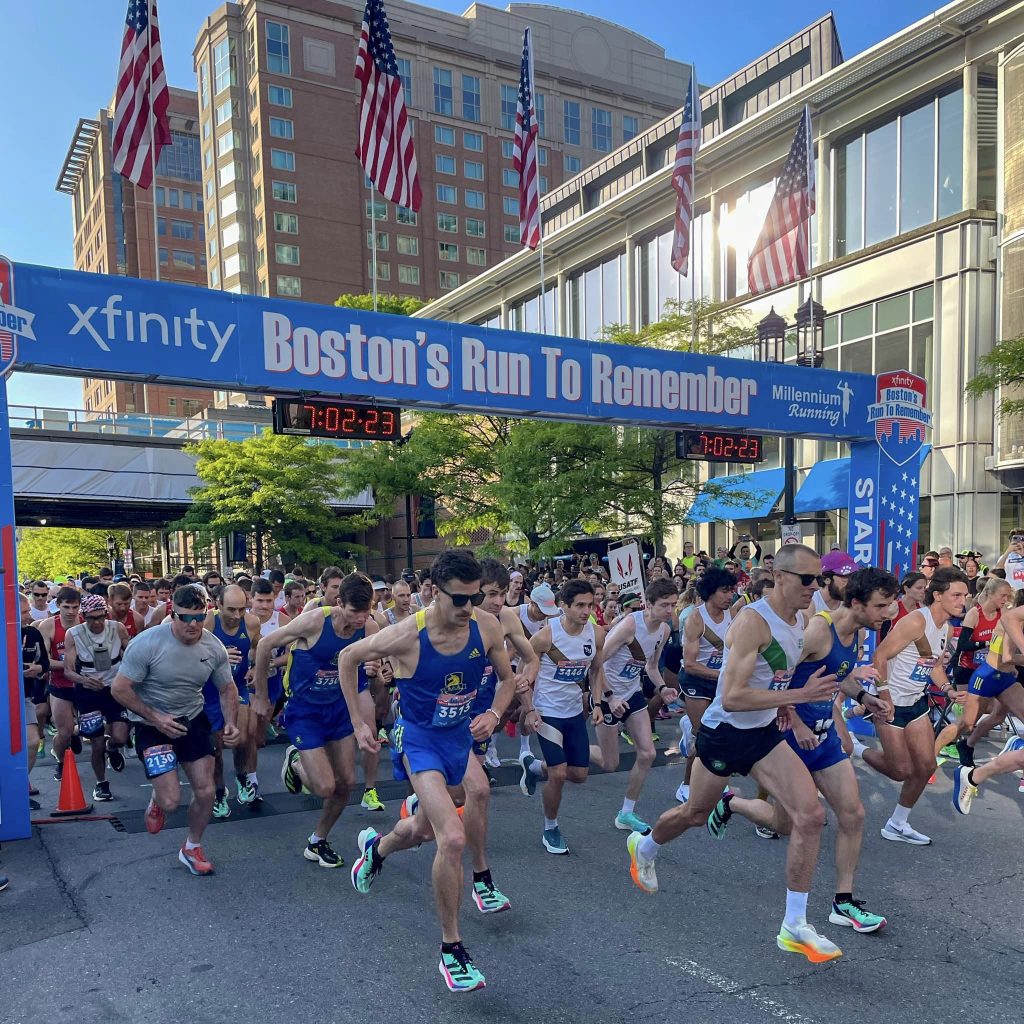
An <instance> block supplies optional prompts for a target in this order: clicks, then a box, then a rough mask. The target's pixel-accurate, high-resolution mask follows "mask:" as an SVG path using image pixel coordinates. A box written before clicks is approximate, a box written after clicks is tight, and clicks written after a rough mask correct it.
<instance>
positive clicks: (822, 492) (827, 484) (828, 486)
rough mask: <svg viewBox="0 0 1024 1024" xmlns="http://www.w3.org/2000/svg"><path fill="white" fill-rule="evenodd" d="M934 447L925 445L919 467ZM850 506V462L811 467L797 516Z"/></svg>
mask: <svg viewBox="0 0 1024 1024" xmlns="http://www.w3.org/2000/svg"><path fill="white" fill-rule="evenodd" d="M931 450H932V446H931V445H930V444H925V445H922V446H921V452H920V454H919V455H918V465H919V466H922V465H924V460H925V459H926V458H928V454H929V452H931ZM849 504H850V460H849V458H845V459H828V460H826V461H825V462H817V463H815V464H814V465H813V466H811V469H810V472H809V473H808V474H807V479H806V480H804V483H803V486H802V487H801V488H800V490H799V491H798V492H797V496H796V502H795V505H796V509H795V511H796V514H797V515H800V514H801V513H802V512H831V511H832V510H833V509H837V508H847V507H848V506H849Z"/></svg>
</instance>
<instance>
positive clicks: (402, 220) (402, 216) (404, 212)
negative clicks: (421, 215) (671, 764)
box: [395, 206, 417, 225]
mask: <svg viewBox="0 0 1024 1024" xmlns="http://www.w3.org/2000/svg"><path fill="white" fill-rule="evenodd" d="M395 220H396V221H398V223H399V224H412V225H415V224H416V220H417V217H416V211H415V210H410V209H408V208H407V207H405V206H400V207H399V208H398V212H397V213H396V214H395Z"/></svg>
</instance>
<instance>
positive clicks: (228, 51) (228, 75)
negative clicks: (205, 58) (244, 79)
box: [213, 37, 238, 95]
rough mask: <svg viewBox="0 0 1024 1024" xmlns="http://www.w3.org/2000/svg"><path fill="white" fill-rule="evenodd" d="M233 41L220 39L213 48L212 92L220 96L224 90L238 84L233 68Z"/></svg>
mask: <svg viewBox="0 0 1024 1024" xmlns="http://www.w3.org/2000/svg"><path fill="white" fill-rule="evenodd" d="M235 64H236V61H235V41H234V39H231V38H230V37H227V38H224V39H222V40H221V41H220V42H219V43H217V44H216V45H215V46H214V48H213V91H214V94H215V95H220V93H222V92H223V91H224V90H225V89H230V88H231V86H233V85H237V84H238V70H237V68H236V67H235Z"/></svg>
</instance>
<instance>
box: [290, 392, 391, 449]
mask: <svg viewBox="0 0 1024 1024" xmlns="http://www.w3.org/2000/svg"><path fill="white" fill-rule="evenodd" d="M274 433H275V434H300V435H303V436H305V437H338V438H341V437H344V438H348V439H350V440H364V441H366V440H369V441H398V440H399V439H400V438H401V436H402V411H401V409H399V407H398V406H397V405H358V404H356V403H354V402H341V401H332V400H331V399H325V398H275V399H274Z"/></svg>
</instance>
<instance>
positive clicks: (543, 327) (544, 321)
mask: <svg viewBox="0 0 1024 1024" xmlns="http://www.w3.org/2000/svg"><path fill="white" fill-rule="evenodd" d="M538 177H539V175H538ZM537 207H538V212H539V209H540V191H539V190H538V192H537ZM540 333H541V334H547V333H548V317H547V310H546V309H545V300H544V218H543V217H542V218H541V221H540Z"/></svg>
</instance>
